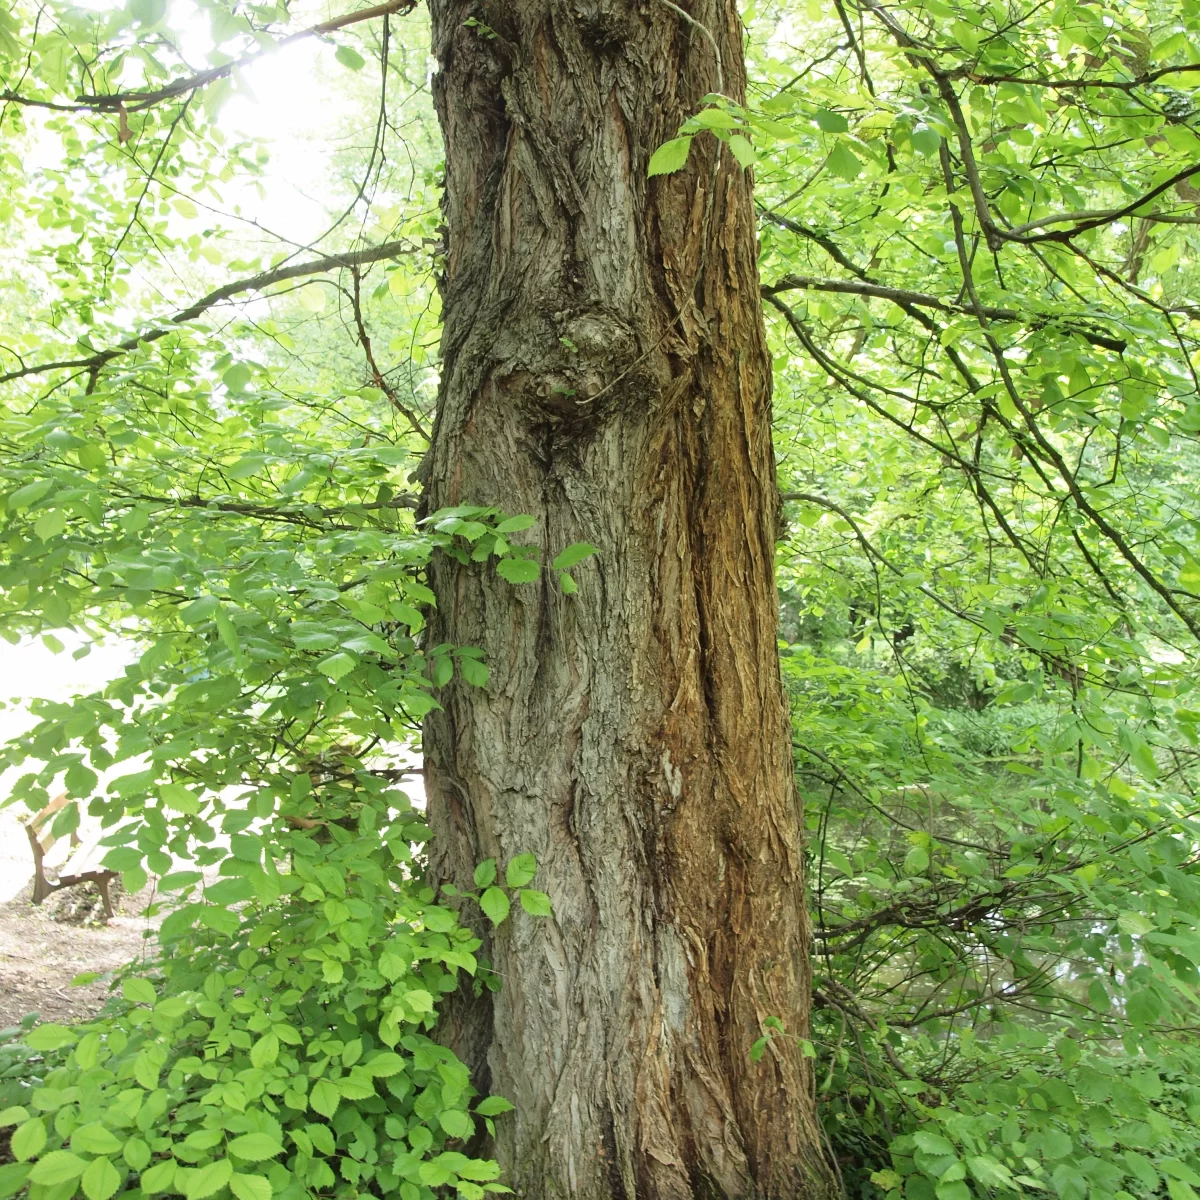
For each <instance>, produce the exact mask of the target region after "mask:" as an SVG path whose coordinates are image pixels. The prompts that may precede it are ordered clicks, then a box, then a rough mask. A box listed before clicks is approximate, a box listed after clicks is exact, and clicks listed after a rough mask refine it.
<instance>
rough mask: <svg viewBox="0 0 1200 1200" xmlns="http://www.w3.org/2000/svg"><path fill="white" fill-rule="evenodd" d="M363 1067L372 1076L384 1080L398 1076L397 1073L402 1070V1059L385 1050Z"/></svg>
mask: <svg viewBox="0 0 1200 1200" xmlns="http://www.w3.org/2000/svg"><path fill="white" fill-rule="evenodd" d="M364 1065H365V1067H366V1069H367V1070H368V1071H370V1073H371V1074H372V1075H378V1076H380V1078H385V1079H386V1078H387V1077H388V1076H391V1075H396V1074H399V1072H401V1071H403V1070H404V1059H402V1058H401V1057H400V1055H398V1054H395V1053H393V1052H392V1051H390V1050H385V1051H384V1052H383V1053H382V1054H377V1055H375V1057H374V1058H372V1059H371V1060H370V1062H368V1063H365V1064H364Z"/></svg>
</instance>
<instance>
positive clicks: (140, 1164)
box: [121, 1137, 150, 1171]
mask: <svg viewBox="0 0 1200 1200" xmlns="http://www.w3.org/2000/svg"><path fill="white" fill-rule="evenodd" d="M121 1155H122V1157H123V1158H124V1159H125V1161H126V1162H127V1163H128V1164H129V1166H130V1167H131V1168H132V1169H133V1170H135V1171H144V1170H145V1169H146V1164H147V1163H149V1161H150V1147H149V1146H148V1145H146V1143H145V1142H144V1141H143V1140H142V1139H141V1138H140V1137H131V1138H130V1139H129V1140H128V1141H127V1142H126V1143H125V1148H124V1149H123V1150H122V1151H121Z"/></svg>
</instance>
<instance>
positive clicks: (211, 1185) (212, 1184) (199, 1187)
mask: <svg viewBox="0 0 1200 1200" xmlns="http://www.w3.org/2000/svg"><path fill="white" fill-rule="evenodd" d="M247 1136H250V1135H247ZM232 1178H233V1164H232V1163H231V1162H230V1161H229V1159H227V1158H220V1159H218V1160H217V1161H216V1162H211V1163H209V1164H208V1165H207V1166H203V1167H197V1168H196V1169H195V1170H193V1171H188V1172H187V1174H186V1175H185V1176H184V1184H183V1194H184V1195H185V1196H186V1197H187V1200H204V1198H205V1197H206V1196H211V1195H213V1194H214V1193H216V1192H219V1191H220V1190H221V1189H222V1188H223V1187H224V1186H225V1185H226V1184H227V1183H228V1182H229V1181H230V1179H232Z"/></svg>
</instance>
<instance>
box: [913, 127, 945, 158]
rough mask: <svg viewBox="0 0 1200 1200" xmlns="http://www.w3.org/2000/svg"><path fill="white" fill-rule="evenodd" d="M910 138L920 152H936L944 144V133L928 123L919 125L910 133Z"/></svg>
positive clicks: (914, 147)
mask: <svg viewBox="0 0 1200 1200" xmlns="http://www.w3.org/2000/svg"><path fill="white" fill-rule="evenodd" d="M909 140H910V141H911V142H912V145H913V149H914V150H916V151H917V153H918V154H936V153H937V150H938V147H939V146H940V145H941V144H942V135H941V134H940V133H938V132H937V130H936V129H930V128H929V126H928V125H917V126H915V127H914V129H913V131H912V133H911V134H910V135H909Z"/></svg>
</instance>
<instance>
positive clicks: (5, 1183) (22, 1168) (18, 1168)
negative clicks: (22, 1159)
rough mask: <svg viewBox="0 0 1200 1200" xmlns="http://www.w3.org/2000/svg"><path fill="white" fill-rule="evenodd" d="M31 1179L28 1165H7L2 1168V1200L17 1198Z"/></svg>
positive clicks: (0, 1173) (0, 1176)
mask: <svg viewBox="0 0 1200 1200" xmlns="http://www.w3.org/2000/svg"><path fill="white" fill-rule="evenodd" d="M28 1178H29V1164H28V1163H5V1165H4V1166H2V1167H0V1200H9V1197H11V1196H15V1195H16V1194H17V1193H18V1192H19V1191H20V1190H21V1189H22V1188H23V1187H24V1186H25V1181H26V1180H27V1179H28Z"/></svg>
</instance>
